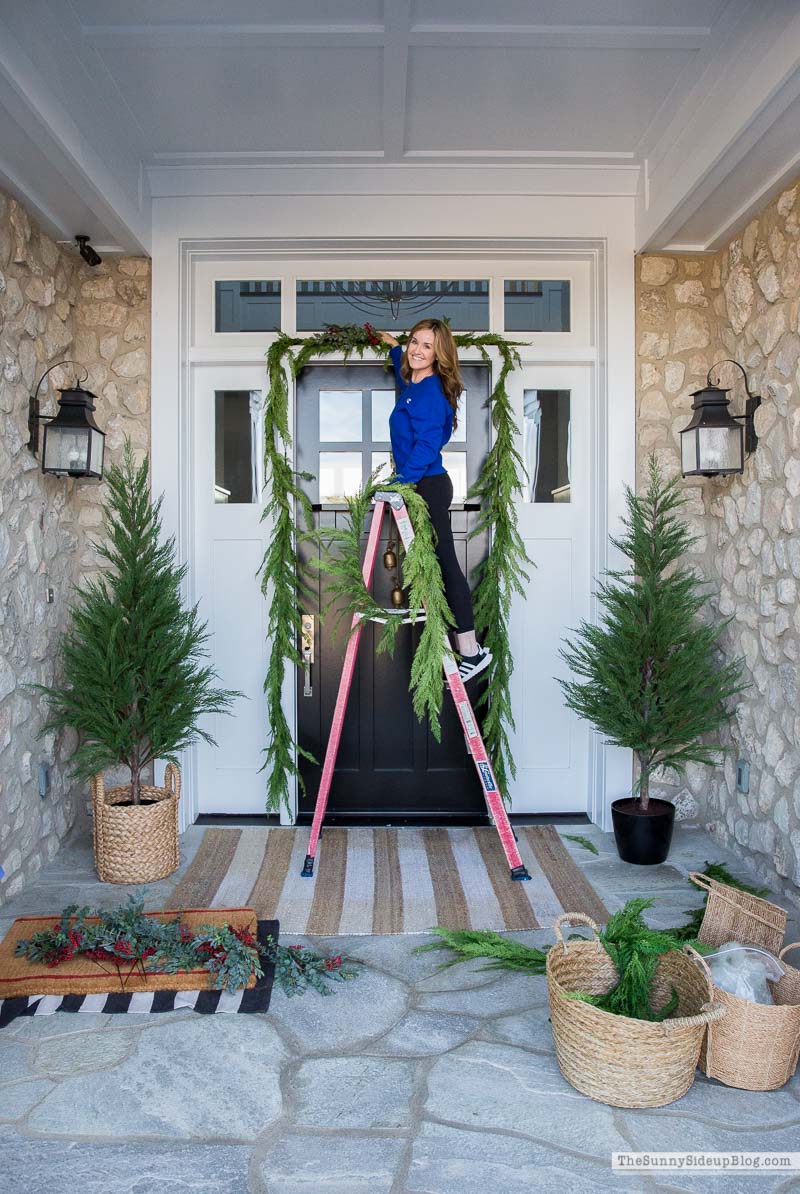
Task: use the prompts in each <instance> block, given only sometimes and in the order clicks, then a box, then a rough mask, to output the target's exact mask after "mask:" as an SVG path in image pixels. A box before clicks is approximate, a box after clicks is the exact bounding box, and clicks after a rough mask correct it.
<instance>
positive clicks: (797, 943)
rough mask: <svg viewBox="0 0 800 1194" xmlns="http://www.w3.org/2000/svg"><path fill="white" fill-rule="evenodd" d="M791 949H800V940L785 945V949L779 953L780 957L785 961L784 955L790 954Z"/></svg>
mask: <svg viewBox="0 0 800 1194" xmlns="http://www.w3.org/2000/svg"><path fill="white" fill-rule="evenodd" d="M790 949H800V941H793V942H792V944H791V945H784V947H783V949H782V950H781V952H780V953H779V954H778V957H779V958H780V960H781V961H783V955H784V954H788V952H789V950H790Z"/></svg>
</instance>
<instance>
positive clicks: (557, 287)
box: [503, 280, 570, 332]
mask: <svg viewBox="0 0 800 1194" xmlns="http://www.w3.org/2000/svg"><path fill="white" fill-rule="evenodd" d="M504 291H505V293H504V302H503V307H504V312H505V329H506V331H507V332H568V331H569V329H570V309H569V282H568V281H566V280H563V281H560V282H545V281H542V282H535V281H520V282H518V281H506V283H505V287H504Z"/></svg>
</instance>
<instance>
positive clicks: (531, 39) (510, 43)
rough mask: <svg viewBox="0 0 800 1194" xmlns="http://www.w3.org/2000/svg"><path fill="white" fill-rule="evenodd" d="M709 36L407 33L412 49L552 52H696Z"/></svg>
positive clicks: (626, 29)
mask: <svg viewBox="0 0 800 1194" xmlns="http://www.w3.org/2000/svg"><path fill="white" fill-rule="evenodd" d="M710 36H711V29H710V28H709V27H708V26H705V25H703V26H696V27H695V26H690V27H688V28H683V27H675V28H673V27H670V26H652V25H647V26H639V25H496V24H495V25H425V24H419V23H418V24H416V25H414V26H413V27H412V29H411V32H410V34H409V43H410V44H411V45H412V46H442V47H448V48H452V47H457V46H482V47H491V48H495V49H507V48H508V49H510V48H513V47H515V46H523V47H528V48H532V49H555V50H675V49H678V50H698V49H700V48H701V47H702V46H703V45H705V44H706V42H707V41H708V39H709V37H710Z"/></svg>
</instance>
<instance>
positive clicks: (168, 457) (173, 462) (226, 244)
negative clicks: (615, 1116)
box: [152, 237, 634, 829]
mask: <svg viewBox="0 0 800 1194" xmlns="http://www.w3.org/2000/svg"><path fill="white" fill-rule="evenodd" d="M178 250H179V251H178V270H177V278H176V282H177V287H176V290H177V296H176V297H177V304H178V312H177V320H176V323H177V326H178V329H179V346H178V354H177V355H178V361H177V362H176V364H177V370H176V371H175V373H173V376H176V380H177V383H178V384H177V392H174V391H170V390H168V389H167V388H166V386H164V387H163V388H162V387H158V388H159V390H160V393H161V398H162V400H163V401H162V402H161V404H160V405H159V403H158V402H157V401H155V398H156V393H155V392H156V389H157V387H156V384H155V379H154V386H153V389H154V402H153V414H152V434H153V440H152V463H153V469H152V475H153V487H154V491H155V492H157V493H158V492H162V491H163V492H164V493H165V515H166V517H165V526H166V527H167V528H168V529H169V530H170V531H171V532H172V533H174V535H175V539H176V547H177V552H178V558H179V559H181V560H186V561H187V563H188V565H189V567H188V571H187V576H186V579H185V582H184V593H183V596H184V599H185V600H186V601H187V602H190V603H192V604H193V603H194V602H195V600H196V592H195V578H194V569H193V562H194V561H193V558H192V545H193V543H194V536H195V517H194V502H193V495H194V491H195V485H194V476H193V451H194V428H193V420H192V395H193V392H194V376H193V374H194V370H195V368H196V367H197V366H198V365H199V364H200V363H201V362H204V363H207V364H211V363H212V362H213V363H214V364H222V363H225V362H226V361H230V362H231V363H233V362H234V361H236V362H237V363H240V364H243V363H245V362H247V361H253V360H259V359H263V354H264V351H265V344H266V342H267V340H268V337H265V338H264V344H262V346H261V347H260V348H249V349H244V348H243V347H242V346H240V345H236V344H231V345H220V346H218V347H217V346H214V347H211V346H208V347H203V346H200V347H199V348H195V347H193V343H192V323H193V313H194V304H195V294H194V278H195V265H196V264H197V263H198V262H199V261H208V260H209V259H212V258H220V259H222V258H226V259H228V260H230V258H231V257H232V256H234V257H238V258H239V259H240V260H243V261H244V260H247V261H248V262H253V261H258V260H263V261H265V262H266V261H269V260H272V259H274V258H276V257H282V258H286V257H287V256H291V255H292V254H296V255H297V256H298V257H303V256H306V257H312V256H313V257H314V258H320V257H323V256H330V258H331V259H332V260H333V259H336V260H337V261H338V262H339V264H340V267H341V268H342V269H345V270H347V272H348V273H350V272H352V264H351V263H352V261H353V260H354V259H355V258H358V257H364V256H370V257H381V256H382V257H383V258H384V259H385V260H386V263H387V268H391V264H390V263H391V261H393V260H394V261H397V260H398V259H401V258H402V257H404V256H413V257H415V258H419V257H424V256H426V255H427V256H430V257H435V258H437V259H442V258H447V257H448V256H449V257H451V258H452V260H454V261H455V260H458V261H459V262H463V261H464V260H468V259H470V258H479V257H480V258H487V257H494V258H496V259H497V260H498V262H499V263H502V262H503V261H504V259H506V258H513V260H514V262H515V263H521V262H524V261H530V262H535V261H536V260H537V259H542V258H546V259H553V258H557V257H559V256H563V257H564V258H565V259H568V258H569V257H581V258H583V259H585V260H587V261H588V262H589V266H590V293H589V298H590V304H591V310H590V344H589V345H587V346H581V347H579V348H571V349H570V350H568V351H567V352H566V353H565V354H564V355H563V356H562V355H561V353H557V352H554V350H553V347H552V346H548V347H547V348H546V349H544V350H542V351H541V352H539V351H537V349H536V339H537V338H536V336H534V337H533V338H532V339H533V343H532V344H531V345H529V346H528V345H526V350H525V357H526V360H528V361H539V360H541V362H542V363H552V364H562V363H565V362H566V361H570V362H574V361H577V360H582V361H585V362H586V363H589V364H591V365H592V366H593V369H592V373H593V379H594V386H595V393H594V395H593V398H594V403H593V405H594V409H595V410H596V412H597V426H596V428H595V429H594V434H593V435H592V436H591V451H592V453H593V462H592V465H593V467H592V472H593V476H594V501H593V502H592V510H591V524H592V525H591V529H590V575H591V577H592V578H595V577H598V576H599V575H601V574H602V573H603V572H604V571H605V570H606V569H607V568H608V567H609V556H608V546H609V544H608V524H609V480H610V478H609V459H610V456H609V408H608V383H607V370H608V330H607V325H608V310H607V282H606V278H607V243H606V240H605V238H587V239H580V238H573V239H556V238H553V239H549V240H537V239H533V238H531V239H525V238H519V237H515V238H513V239H512V238H509V239H504V238H491V239H490V240H481V239H477V238H476V239H470V240H468V241H465V240H464V239H459V240H452V241H447V240H440V239H437V240H436V241H435V242H431V243H430V244H428V243H426V242H425V240H424V239H420V240H415V241H414V242H413V244H409V243H408V242H407V243H406V244H405V245H403V246H400V245H399V244H398V242H397V241H392V240H391V239H386V240H376V239H374V238H373V239H370V241H369V242H368V243H367V242H362V241H360V240H352V239H349V240H346V241H345V240H342V241H336V240H326V241H325V242H324V245H323V244H321V243H320V242H319V241H313V240H300V239H298V240H292V241H287V240H281V241H279V242H275V241H270V240H267V239H264V240H261V241H253V240H248V241H237V240H225V241H220V240H215V239H210V238H209V239H182V238H179V239H178ZM502 270H503V265H502V264H500V265H499V272H502ZM506 272H508V271H506ZM157 319H158V310H157V306H156V304H155V303H154V309H153V320H154V325H155V323H156V320H157ZM155 355H156V354H155V353H154V360H155ZM292 401H293V395H292ZM290 425H293V417H292V422H291V423H290ZM627 430H628V427H627V426H626V419H624V418H623V419H622V420H620V422H619V440H618V442H617V444H616V445H615V456H616V457H617V458H620V457H622V458H623V459H627V456H628V455H629V452H630V448H629V446H628V442H627V438H626V432H627ZM629 463H630V467H629V469H626V472H628V475H630V476H631V477H632V476H633V472H634V468H633V461H630V462H629ZM590 600H591V619H592V620H593V621H594V620H595V618H596V615H597V601H596V597H595V596H594V595H593V594H592V595H591V598H590ZM283 696H284V708H285V711H286V716H287V720H288V722H289V725H290V727H292V729H293V727H294V725H295V716H296V714H295V710H296V677H295V676H294V672H293V669H291V668H287V672H286V680H285V683H284V691H283ZM293 732H294V729H293ZM591 743H592V745H591V748H590V751H591V753H590V759H589V795H588V802H587V810H586V811H587V815H588V816H589V818H590V819H591V820H592V821H594V822H596V823H597V824H598V825H600V827H601V828H604V829H606V828H608V827H609V819H610V817H609V809H608V806H609V800H608V798H607V780H606V777H607V758H606V755H607V749H606V750H601V749H600V747H601V745H602V742H601V739H600V736H599V735H597V734H596V733H592V735H591ZM627 755H628V752H619V753H618V755H617V757H616V759H615V769H614V775H615V778H616V782H617V785H619V784H620V783H623V784H624V783H625V773H626V767H627V769H628V770H629V765H628V759H627ZM181 764H182V770H183V772H184V777H185V785H184V793H185V794H184V798H183V800H182V801H181V808H180V821H181V829H184V828H186V827H187V826H188V825H190V824H192V823H193V822H194V821H195V819H196V817H197V815H198V809H197V782H196V779H197V750H196V749H195V748H189V749H188V750H186V751H184V752H183V754H182V757H181ZM162 770H163V768H157V775H160V774H161V771H162ZM295 801H296V790H295Z"/></svg>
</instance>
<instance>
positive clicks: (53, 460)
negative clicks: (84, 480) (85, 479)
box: [42, 423, 90, 473]
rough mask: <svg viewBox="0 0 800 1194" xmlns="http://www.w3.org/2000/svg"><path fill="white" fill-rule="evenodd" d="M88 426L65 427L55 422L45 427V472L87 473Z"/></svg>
mask: <svg viewBox="0 0 800 1194" xmlns="http://www.w3.org/2000/svg"><path fill="white" fill-rule="evenodd" d="M89 435H90V431H89V428H88V427H69V426H67V427H64V426H60V427H59V426H58V425H57V424H55V423H54V424H53V425H52V426H50V427H45V432H44V462H43V464H42V467H43V469H44V470H45V472H51V471H52V472H59V473H85V472H86V465H87V463H88V457H89Z"/></svg>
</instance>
